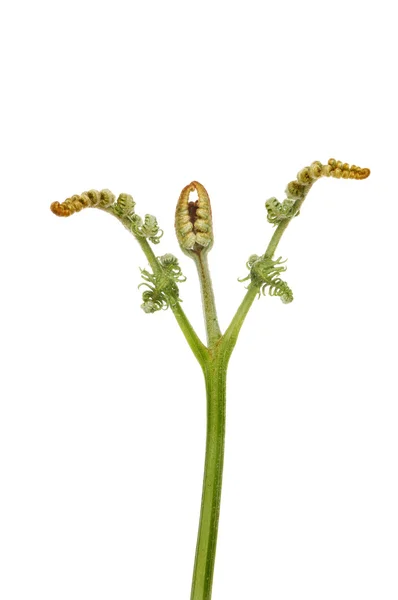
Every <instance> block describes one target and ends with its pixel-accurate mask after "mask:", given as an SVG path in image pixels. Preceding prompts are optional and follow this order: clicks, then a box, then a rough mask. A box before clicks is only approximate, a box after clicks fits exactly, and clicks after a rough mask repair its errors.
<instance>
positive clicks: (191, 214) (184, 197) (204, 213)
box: [175, 181, 213, 256]
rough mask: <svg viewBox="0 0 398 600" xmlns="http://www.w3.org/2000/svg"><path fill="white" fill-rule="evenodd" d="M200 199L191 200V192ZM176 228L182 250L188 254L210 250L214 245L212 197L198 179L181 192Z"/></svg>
mask: <svg viewBox="0 0 398 600" xmlns="http://www.w3.org/2000/svg"><path fill="white" fill-rule="evenodd" d="M195 191H196V192H197V194H198V199H197V200H195V201H192V200H191V201H190V200H189V195H190V193H191V192H195ZM175 230H176V235H177V240H178V243H179V244H180V247H181V250H182V251H183V252H184V253H185V254H187V255H188V256H192V254H193V253H195V254H199V253H201V252H208V251H209V250H210V249H211V247H212V245H213V223H212V217H211V205H210V198H209V196H208V194H207V192H206V190H205V188H204V187H203V185H202V184H200V183H199V182H197V181H192V183H190V184H189V185H187V186H186V187H185V188H184V189H183V190H182V192H181V194H180V197H179V199H178V202H177V208H176V214H175Z"/></svg>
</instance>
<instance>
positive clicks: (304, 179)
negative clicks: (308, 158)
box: [265, 158, 370, 225]
mask: <svg viewBox="0 0 398 600" xmlns="http://www.w3.org/2000/svg"><path fill="white" fill-rule="evenodd" d="M369 175H370V170H369V169H362V168H361V167H357V166H356V165H351V166H350V165H349V164H348V163H342V162H341V161H339V160H335V159H334V158H331V159H329V161H328V163H327V165H323V164H322V163H321V162H319V161H315V162H313V163H312V164H311V165H310V166H309V167H305V168H304V169H301V171H299V172H298V173H297V179H295V180H294V181H291V182H290V183H288V185H287V188H286V192H285V193H286V196H287V198H286V199H285V200H284V201H283V202H282V203H281V202H279V201H278V200H277V199H276V198H270V199H269V200H267V201H266V203H265V208H266V209H267V220H268V221H269V222H270V223H272V224H273V225H278V224H279V223H281V222H282V221H286V219H292V218H293V217H296V216H297V215H298V214H299V210H298V205H301V204H302V201H303V200H304V199H305V197H306V196H307V194H308V192H309V191H310V189H311V187H312V185H313V184H314V183H315V181H317V180H318V179H320V178H321V177H334V178H335V179H366V178H367V177H369Z"/></svg>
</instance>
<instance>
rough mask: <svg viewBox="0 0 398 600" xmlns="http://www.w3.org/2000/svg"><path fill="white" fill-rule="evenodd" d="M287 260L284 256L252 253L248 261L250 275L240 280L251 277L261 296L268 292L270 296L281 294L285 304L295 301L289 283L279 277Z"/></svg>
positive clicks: (284, 268) (284, 269) (280, 296)
mask: <svg viewBox="0 0 398 600" xmlns="http://www.w3.org/2000/svg"><path fill="white" fill-rule="evenodd" d="M285 262H286V261H283V260H282V257H279V258H278V259H277V260H272V259H271V258H266V257H265V256H258V255H257V254H252V256H250V258H249V260H248V261H247V263H246V266H247V268H248V269H249V271H250V272H249V275H247V277H244V278H242V279H239V281H247V280H249V279H250V280H251V283H252V284H254V285H255V286H256V287H257V288H258V290H259V292H258V295H259V296H260V293H262V294H263V295H264V296H265V295H266V292H268V294H269V295H270V296H279V298H280V299H281V300H282V302H283V303H284V304H289V303H290V302H292V301H293V292H292V290H291V289H290V288H289V286H288V285H287V283H286V282H285V281H283V280H282V279H281V278H280V277H279V275H280V273H283V272H284V271H286V267H285V266H284V263H285Z"/></svg>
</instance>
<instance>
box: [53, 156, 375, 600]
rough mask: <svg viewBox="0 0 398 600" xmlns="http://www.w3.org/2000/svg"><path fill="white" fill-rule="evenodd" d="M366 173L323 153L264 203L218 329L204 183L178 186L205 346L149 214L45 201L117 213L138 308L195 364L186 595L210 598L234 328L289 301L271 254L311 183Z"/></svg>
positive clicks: (281, 266)
mask: <svg viewBox="0 0 398 600" xmlns="http://www.w3.org/2000/svg"><path fill="white" fill-rule="evenodd" d="M369 174H370V171H369V169H362V168H360V167H357V166H355V165H352V166H349V165H348V163H342V162H340V161H336V160H334V159H330V160H329V161H328V163H327V164H326V165H323V164H322V163H320V162H318V161H316V162H313V163H312V164H311V165H310V166H309V167H305V168H304V169H302V170H301V171H300V172H299V173H298V174H297V178H296V179H295V180H293V181H291V182H290V183H289V184H288V185H287V188H286V198H285V199H284V200H283V201H282V202H279V201H278V200H277V199H276V198H270V199H269V200H267V201H266V203H265V208H266V213H267V215H266V216H267V220H268V222H269V223H271V224H272V225H273V226H274V228H275V229H274V233H273V235H272V237H271V240H270V242H269V244H268V245H267V246H266V248H265V250H264V253H263V254H261V255H257V254H252V255H251V256H250V257H249V259H248V261H247V263H246V265H247V268H248V271H249V273H248V274H247V276H246V277H243V278H241V279H240V281H244V282H248V285H247V291H246V294H245V296H244V298H243V300H242V302H241V304H240V306H239V307H238V309H237V311H236V313H235V316H234V317H233V319H232V321H231V323H230V325H229V327H228V328H227V329H226V331H225V333H222V332H221V330H220V326H219V323H218V318H217V311H216V302H215V297H214V292H213V286H212V281H211V276H210V270H209V264H208V257H207V255H208V253H209V251H210V250H211V248H212V246H213V242H214V236H213V224H212V215H211V205H210V199H209V196H208V194H207V191H206V190H205V188H204V187H203V185H202V184H200V183H198V182H197V181H193V182H192V183H190V184H189V185H187V186H186V187H184V189H183V190H182V192H181V194H180V197H179V199H178V202H177V208H176V213H175V230H176V235H177V239H178V242H179V245H180V248H181V250H182V251H183V253H184V254H186V255H187V256H189V257H190V258H191V259H192V260H193V261H194V262H195V265H196V268H197V271H198V276H199V280H200V285H201V293H202V305H203V314H204V321H205V326H206V337H207V343H206V344H204V343H203V342H202V340H201V339H200V338H199V336H198V335H197V333H196V332H195V330H194V328H193V327H192V325H191V323H190V322H189V320H188V318H187V316H186V315H185V312H184V311H183V309H182V307H181V297H180V290H179V284H180V283H183V282H184V281H185V280H186V278H185V277H184V275H183V274H182V272H181V268H180V266H179V263H178V259H177V258H176V257H175V256H173V255H172V254H169V253H166V254H163V255H162V256H156V255H155V253H154V251H153V249H152V245H157V244H159V242H160V239H161V237H162V235H163V231H162V230H161V229H160V228H159V225H158V222H157V220H156V218H155V217H154V216H152V215H145V217H144V218H141V217H140V216H139V215H137V214H136V212H135V202H134V200H133V198H132V196H130V195H129V194H120V195H119V196H118V198H117V199H116V197H115V196H114V195H113V194H112V192H110V191H109V190H102V191H96V190H90V191H88V192H83V193H82V194H81V195H80V196H72V197H71V198H68V199H67V200H65V202H62V203H59V202H53V204H52V205H51V210H52V212H53V213H54V214H56V215H58V216H61V217H68V216H70V215H72V214H74V213H76V212H79V211H81V210H82V209H83V208H99V209H101V210H103V211H105V212H107V213H109V214H111V215H113V216H114V217H116V218H117V219H118V220H119V221H120V222H121V223H122V224H123V225H124V227H126V229H128V230H129V231H130V233H132V235H133V236H134V237H135V239H136V240H137V242H138V243H139V245H140V246H141V249H142V250H143V252H144V254H145V257H146V259H147V261H148V263H149V269H150V270H148V269H147V268H144V269H141V276H142V279H143V282H142V283H141V284H140V285H139V286H138V287H139V288H142V304H141V308H142V309H143V311H144V312H145V313H156V312H158V311H159V310H161V309H162V310H166V309H167V308H170V309H171V311H172V312H173V314H174V316H175V318H176V321H177V323H178V325H179V327H180V329H181V331H182V333H183V334H184V336H185V338H186V340H187V342H188V344H189V346H190V348H191V350H192V352H193V353H194V355H195V357H196V358H197V360H198V362H199V364H200V366H201V368H202V371H203V374H204V379H205V388H206V402H207V433H206V454H205V465H204V475H203V491H202V502H201V510H200V520H199V530H198V539H197V545H196V554H195V562H194V570H193V578H192V588H191V600H210V599H211V595H212V584H213V573H214V563H215V556H216V544H217V533H218V521H219V514H220V502H221V486H222V472H223V462H224V440H225V413H226V380H227V368H228V362H229V359H230V357H231V354H232V351H233V349H234V347H235V344H236V341H237V339H238V335H239V331H240V329H241V327H242V325H243V322H244V320H245V318H246V315H247V313H248V312H249V310H250V307H251V305H252V303H253V301H254V299H255V298H256V297H259V296H260V295H267V294H268V295H269V296H278V297H279V298H280V299H281V300H282V302H284V303H285V304H288V303H290V302H292V300H293V292H292V290H291V289H290V288H289V286H288V284H287V283H286V282H285V281H284V280H283V279H282V277H281V275H282V273H284V272H285V271H286V266H285V261H283V260H282V258H281V257H278V258H275V257H274V255H275V252H276V249H277V247H278V244H279V242H280V240H281V237H282V235H283V233H284V232H285V230H286V228H287V226H288V225H289V223H290V221H291V220H292V219H293V218H295V217H296V216H298V215H299V214H300V211H301V208H302V205H303V203H304V200H305V199H306V197H307V194H308V192H309V191H310V189H311V187H312V186H313V184H314V183H315V182H316V181H317V180H318V179H320V178H321V177H333V178H335V179H366V178H367V177H368V176H369ZM192 192H195V193H196V194H197V199H196V200H190V194H191V193H192Z"/></svg>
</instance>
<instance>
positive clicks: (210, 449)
mask: <svg viewBox="0 0 398 600" xmlns="http://www.w3.org/2000/svg"><path fill="white" fill-rule="evenodd" d="M221 346H222V345H220V347H219V348H218V349H215V351H214V353H212V356H210V358H209V360H208V361H207V365H206V367H205V368H204V369H203V372H204V376H205V383H206V397H207V433H206V457H205V469H204V476H203V492H202V504H201V509H200V521H199V531H198V540H197V545H196V555H195V565H194V572H193V579H192V590H191V600H210V598H211V591H212V584H213V573H214V562H215V558H216V545H217V533H218V520H219V516H220V503H221V486H222V473H223V465H224V440H225V408H226V406H225V404H226V402H225V401H226V377H227V362H228V359H227V357H226V354H225V353H224V352H223V351H222V349H221V350H220V348H221Z"/></svg>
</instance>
